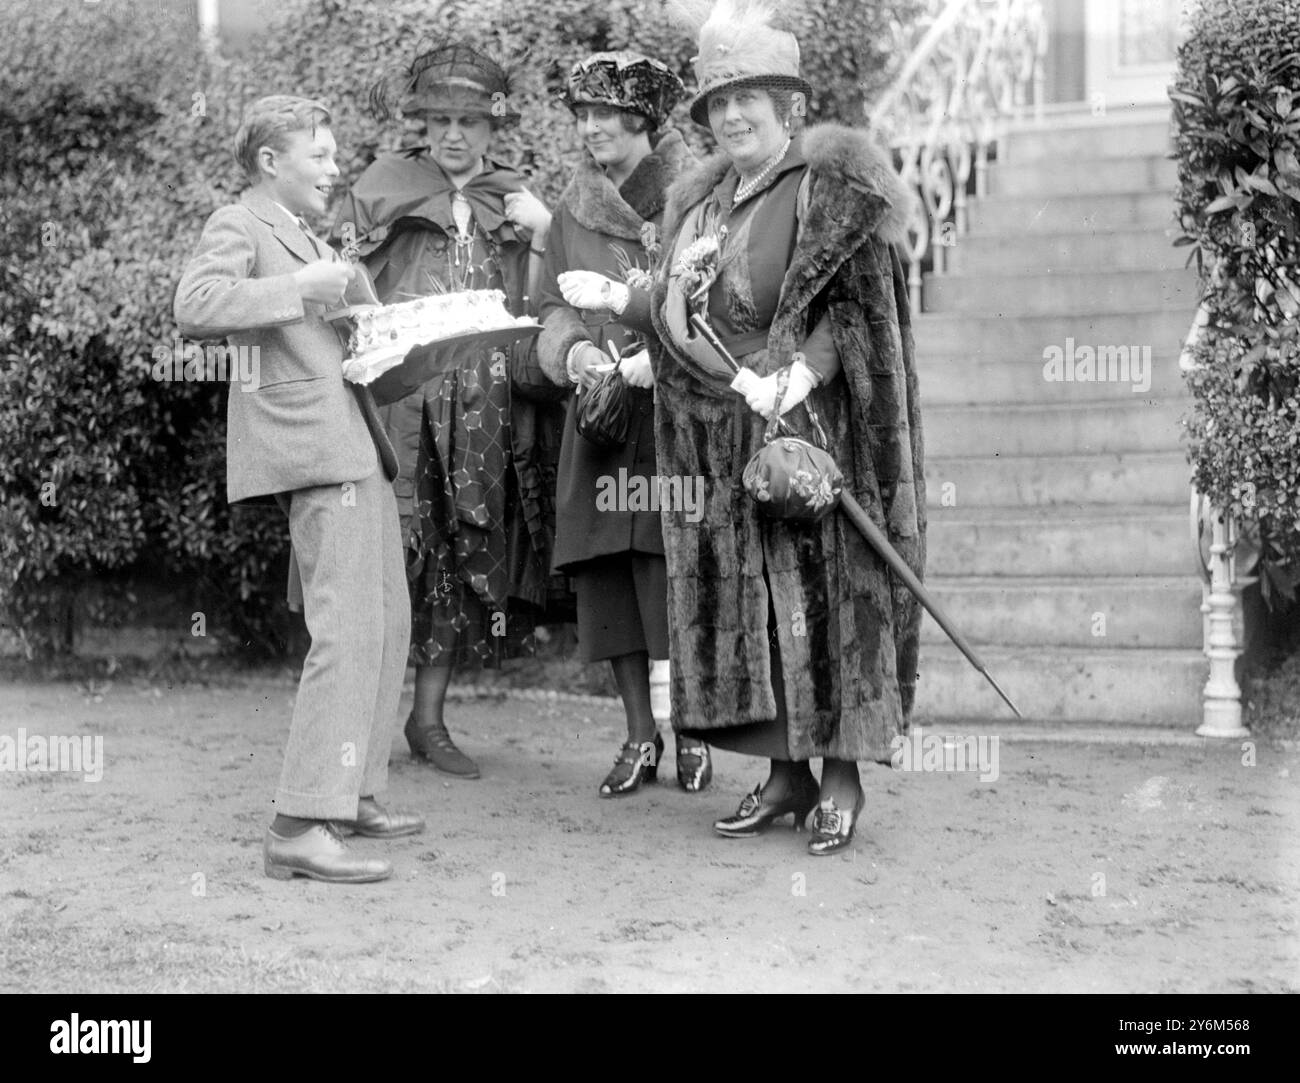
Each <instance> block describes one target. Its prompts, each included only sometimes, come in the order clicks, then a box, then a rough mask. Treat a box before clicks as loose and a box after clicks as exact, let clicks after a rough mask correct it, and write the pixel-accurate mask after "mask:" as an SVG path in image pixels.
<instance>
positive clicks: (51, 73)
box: [0, 0, 919, 653]
mask: <svg viewBox="0 0 1300 1083" xmlns="http://www.w3.org/2000/svg"><path fill="white" fill-rule="evenodd" d="M0 2H2V3H3V5H4V14H5V30H6V33H5V35H4V37H3V39H2V40H0V141H3V145H4V147H5V158H4V161H3V163H2V164H0V493H2V495H3V501H2V502H0V621H3V622H5V623H8V624H9V625H11V626H12V627H14V628H15V629H17V630H18V631H19V633H20V634H21V635H22V636H23V637H24V638H25V640H26V642H27V645H28V648H29V651H31V652H34V651H37V650H39V649H42V648H48V647H63V648H68V647H70V646H72V645H73V644H72V638H71V634H70V629H71V628H72V627H73V626H74V625H75V615H76V613H77V611H78V598H79V597H81V596H82V595H83V594H84V587H85V586H86V584H87V583H88V582H89V581H90V580H91V579H96V580H99V579H103V578H104V577H105V576H106V573H109V572H114V571H121V570H126V571H130V570H135V571H136V572H137V573H140V574H144V575H149V574H150V573H151V572H152V571H153V570H154V569H165V570H166V572H167V573H168V578H169V579H181V580H185V581H188V582H190V583H191V584H193V590H194V596H195V597H196V598H197V599H200V600H202V599H207V604H208V606H209V607H210V610H211V611H209V612H208V613H207V617H208V621H209V625H210V627H212V626H214V625H215V626H216V627H215V628H213V630H214V631H215V630H216V628H220V627H222V626H224V627H226V628H228V629H229V630H230V631H231V632H233V634H234V636H235V638H236V640H237V642H238V643H240V644H241V645H244V646H247V647H251V648H253V649H254V651H256V652H258V653H262V652H265V651H267V650H272V651H274V650H276V649H278V648H280V647H283V646H284V644H285V643H286V641H287V637H288V625H287V623H286V620H285V617H284V607H283V603H282V598H283V588H284V569H285V563H286V560H287V531H286V530H285V529H284V522H283V517H282V516H281V515H280V513H279V512H278V511H276V510H274V509H271V510H269V511H261V510H248V509H231V508H230V507H229V506H228V505H227V504H226V501H225V464H224V439H225V436H224V429H225V425H224V416H225V395H226V390H225V389H224V388H223V387H220V386H217V385H215V384H213V383H182V382H176V383H164V382H158V381H156V380H155V379H154V378H153V374H152V369H153V362H154V360H155V357H156V351H159V350H163V351H164V352H165V351H166V350H167V349H168V348H170V347H171V345H172V344H173V342H174V340H175V337H176V334H177V330H176V327H175V324H174V321H173V320H172V316H171V306H172V297H173V294H174V291H175V287H176V282H177V281H178V280H179V277H180V274H181V271H182V269H183V267H184V264H185V261H186V260H187V259H188V257H189V255H190V254H191V252H192V251H193V247H194V244H195V242H196V241H197V238H198V234H199V231H200V229H201V227H202V224H203V222H204V220H205V219H206V217H207V216H208V215H209V214H210V213H211V212H212V211H213V210H214V209H215V208H217V207H219V206H222V205H223V204H226V203H228V202H230V201H232V200H233V199H235V198H236V197H237V195H238V193H239V191H240V190H241V189H242V188H243V186H244V183H245V182H244V179H243V177H242V176H241V174H240V172H239V170H238V169H237V167H236V165H235V163H234V162H233V160H232V157H231V150H230V148H231V143H232V138H233V135H234V132H235V129H236V127H237V126H238V123H239V118H240V115H241V113H242V111H243V107H244V106H245V104H247V103H248V102H249V101H251V100H253V99H255V98H257V97H260V96H262V95H264V94H272V93H296V94H304V95H309V96H313V97H320V98H323V99H324V100H326V101H327V102H328V103H329V104H330V105H331V107H332V108H333V109H334V113H335V123H334V133H335V136H336V138H337V140H338V143H339V148H340V167H341V169H342V171H343V174H344V176H343V180H344V182H347V181H349V180H352V179H354V178H355V177H356V176H357V175H359V174H360V172H361V170H362V169H364V168H365V166H366V165H368V164H369V163H370V161H372V160H373V159H374V157H375V155H376V154H377V153H378V152H379V151H380V150H383V149H388V148H391V147H395V146H398V145H400V144H401V143H403V142H404V141H409V138H410V135H411V134H412V132H414V131H416V130H417V129H416V128H415V127H414V126H413V125H412V124H411V123H410V122H409V121H408V122H405V123H406V126H405V128H404V123H403V121H401V120H400V119H397V120H394V121H392V122H390V123H388V124H386V125H382V126H381V125H377V124H376V123H375V122H374V121H373V120H372V119H371V118H370V117H369V116H368V114H367V112H366V110H365V108H364V106H365V102H366V98H367V93H368V90H369V88H370V86H371V85H372V84H373V83H374V82H375V81H376V80H377V79H378V78H380V77H381V76H382V75H384V74H385V73H389V72H391V71H393V70H394V69H395V68H397V67H399V66H400V65H402V64H403V63H405V62H407V61H409V59H410V58H411V56H412V55H413V54H414V52H415V50H416V48H417V46H418V45H419V44H420V42H421V41H422V40H423V41H428V42H438V41H442V40H445V39H446V38H447V37H449V36H451V35H453V34H455V35H463V36H466V37H468V38H471V39H474V40H477V41H478V42H480V43H487V44H489V45H490V46H491V45H492V44H493V43H495V47H496V48H497V49H498V50H499V51H500V52H501V53H503V54H506V55H511V54H513V55H516V56H518V55H520V54H522V53H523V52H524V51H525V49H527V56H526V59H524V60H523V62H522V63H521V64H520V65H519V69H518V73H517V92H516V93H517V98H518V101H517V105H518V107H519V108H520V110H521V112H522V113H523V115H524V120H523V123H522V124H521V125H520V126H519V127H518V128H516V129H514V130H512V131H510V132H507V133H505V134H504V135H503V137H502V143H501V145H500V146H499V147H498V149H497V153H498V154H499V155H500V156H501V157H504V158H506V159H507V160H512V161H519V162H522V163H524V164H526V165H528V167H529V168H531V169H532V171H533V173H534V179H535V187H536V189H537V191H538V193H539V194H540V195H542V196H543V198H546V199H550V200H553V199H554V198H555V197H556V196H557V195H558V194H559V191H560V189H561V188H562V187H563V184H564V182H565V180H566V177H567V174H568V172H569V171H570V170H571V169H572V165H573V163H574V162H575V161H576V160H577V157H578V155H579V154H580V153H581V150H580V147H579V145H578V142H577V140H576V137H575V133H574V129H573V125H572V122H571V120H570V117H569V114H568V112H567V111H566V110H564V109H563V108H562V107H560V106H558V105H557V104H556V103H555V101H554V100H553V97H552V94H553V92H554V90H555V89H556V88H557V86H558V85H559V76H560V73H561V71H562V70H564V69H566V68H567V66H568V64H570V63H571V62H572V61H574V60H576V59H578V58H579V57H581V56H583V55H585V54H586V53H589V52H592V51H594V50H597V49H605V48H620V47H636V48H639V49H641V50H643V51H646V52H649V53H651V54H652V55H657V56H659V57H660V58H661V59H663V60H665V61H666V62H667V63H669V64H670V65H672V66H673V67H675V68H676V69H677V70H678V71H679V72H680V73H681V74H682V75H683V77H684V78H685V79H686V81H687V83H688V85H689V84H690V82H691V72H690V67H689V63H688V60H689V57H690V56H691V55H692V53H693V52H694V45H693V42H692V40H691V38H690V36H689V34H688V33H687V32H686V31H685V30H684V29H682V28H680V27H678V26H675V25H674V24H673V23H672V22H671V21H670V20H669V19H668V17H667V15H666V14H665V13H664V11H663V9H662V5H659V4H654V3H647V2H646V0H448V2H446V3H444V4H443V5H442V6H441V7H439V8H437V9H436V10H433V11H431V5H430V4H429V3H428V2H427V0H396V2H393V3H382V2H379V0H360V2H343V0H310V2H300V3H297V4H293V5H288V6H287V7H286V12H285V13H284V14H282V15H281V22H280V23H279V24H278V25H277V26H276V27H274V28H272V30H271V31H270V32H269V33H267V34H265V35H263V36H262V37H261V38H260V39H259V40H257V41H255V42H254V43H253V44H252V46H251V47H250V49H249V50H248V51H247V53H246V55H243V56H240V57H238V58H223V57H220V56H214V55H209V54H208V53H207V52H206V51H205V50H204V48H203V47H202V45H201V43H200V41H199V36H198V34H197V32H196V25H195V12H194V5H193V4H181V5H173V4H165V3H159V2H158V0H102V2H100V3H96V4H93V5H92V4H85V3H81V2H78V0H0ZM918 6H919V0H893V2H890V0H879V2H876V0H872V2H864V0H808V2H807V4H806V5H805V6H803V7H801V8H799V9H798V12H797V13H796V14H793V15H792V16H791V19H792V23H793V24H794V26H795V28H796V32H797V33H798V34H799V37H800V41H801V44H802V45H803V56H804V64H805V71H806V73H807V75H808V77H809V79H810V81H811V82H812V83H813V85H814V87H815V88H816V89H817V91H818V96H817V97H816V98H815V99H814V101H813V102H812V103H811V109H810V114H811V119H813V120H816V119H828V118H833V119H839V120H844V121H848V122H850V123H853V122H858V121H860V120H861V117H862V108H861V105H860V102H861V100H862V98H863V97H864V96H866V95H868V94H870V93H874V92H875V91H876V90H877V89H878V86H879V82H880V80H881V79H882V78H883V77H884V73H885V70H886V63H885V62H886V60H889V59H895V60H896V59H897V58H887V57H885V56H883V55H882V54H881V52H880V50H879V48H878V47H877V46H876V45H875V43H876V42H878V41H885V40H887V37H886V35H885V34H884V33H883V29H884V27H885V26H886V24H887V22H888V20H892V19H908V18H910V17H911V15H912V14H913V13H914V12H915V11H916V9H917V8H918ZM676 119H677V121H678V125H679V127H681V128H682V129H683V130H684V131H687V132H689V133H692V134H691V138H693V139H694V140H696V141H697V143H698V142H701V141H703V140H704V139H706V136H704V134H703V133H702V132H701V130H699V129H696V128H694V127H693V125H691V124H690V121H689V120H688V119H687V118H686V113H685V105H684V104H683V106H682V107H681V112H680V116H679V117H678V118H676ZM198 607H199V606H198V605H196V606H193V607H192V606H190V605H188V604H187V605H185V606H183V607H181V608H182V609H183V612H178V614H177V626H178V628H180V627H185V626H186V625H188V623H189V621H190V614H191V611H192V609H193V608H198ZM82 608H84V605H83V606H82Z"/></svg>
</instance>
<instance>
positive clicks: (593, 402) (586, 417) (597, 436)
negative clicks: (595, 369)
mask: <svg viewBox="0 0 1300 1083" xmlns="http://www.w3.org/2000/svg"><path fill="white" fill-rule="evenodd" d="M622 363H623V359H622V358H621V357H620V358H619V359H618V360H617V361H616V362H615V363H614V367H613V369H611V370H610V371H609V372H607V373H605V375H604V376H602V377H601V378H600V379H599V380H598V381H596V383H595V384H594V385H592V386H591V387H589V388H586V389H585V390H584V391H582V392H581V393H580V394H579V395H578V403H577V410H578V413H577V416H576V417H575V418H574V424H575V425H576V427H577V430H578V435H579V436H581V437H582V438H583V439H584V440H587V441H589V442H590V443H592V444H595V445H596V447H598V448H605V449H606V450H608V449H611V448H616V447H620V446H622V445H623V444H624V443H626V442H627V430H628V423H629V412H628V402H627V384H625V383H624V382H623V374H622V373H621V372H619V371H618V367H619V365H621V364H622Z"/></svg>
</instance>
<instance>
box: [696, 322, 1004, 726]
mask: <svg viewBox="0 0 1300 1083" xmlns="http://www.w3.org/2000/svg"><path fill="white" fill-rule="evenodd" d="M691 323H692V324H693V325H694V326H695V329H696V330H697V331H699V333H700V334H701V335H703V336H704V340H705V341H706V342H707V343H708V344H709V345H710V346H712V347H713V349H714V350H715V351H717V353H718V356H719V357H721V358H722V360H723V361H725V362H726V364H727V367H728V368H730V369H731V371H732V372H734V373H739V372H740V365H739V364H738V363H737V361H736V359H735V358H734V357H732V356H731V354H730V353H729V352H728V350H727V348H726V347H725V346H724V345H723V344H722V341H721V339H719V338H718V336H717V335H716V334H714V333H713V328H712V327H710V326H709V325H708V323H707V322H706V321H705V319H704V317H702V316H700V315H698V314H697V315H692V316H691ZM777 426H778V427H779V428H782V429H784V430H785V431H786V432H788V433H790V434H791V435H792V436H793V435H795V434H794V432H793V431H792V430H791V429H790V427H789V426H788V425H787V424H786V423H785V422H784V421H783V420H781V418H780V417H778V418H777ZM840 510H842V511H843V512H844V514H845V515H847V516H848V519H849V522H851V523H852V524H853V525H854V526H855V527H857V528H858V530H859V532H860V533H861V534H862V536H863V537H864V538H866V539H867V541H868V542H869V543H870V545H871V547H872V548H873V549H874V550H875V551H876V552H877V553H879V554H880V557H881V559H882V560H884V562H885V563H886V564H888V565H889V566H890V568H892V569H893V571H894V573H895V574H896V575H897V576H898V577H899V578H900V579H901V580H902V581H903V582H904V583H905V584H907V589H908V590H910V591H911V592H912V593H913V594H914V595H916V600H917V601H919V602H920V603H921V604H922V605H923V606H925V609H926V611H927V612H928V613H929V614H930V616H932V617H933V618H934V620H935V623H936V624H938V625H939V627H940V628H942V629H943V630H944V632H945V633H946V634H947V636H948V638H949V639H951V640H952V641H953V643H954V644H955V645H956V647H957V649H958V650H959V651H961V652H962V654H964V655H965V656H966V660H967V661H968V662H970V664H971V665H972V666H974V667H975V669H976V670H977V671H978V672H979V674H980V675H981V676H982V677H983V678H984V679H985V680H986V681H988V682H989V684H991V685H992V686H993V691H995V692H996V693H997V694H998V695H999V696H1001V697H1002V702H1003V703H1005V704H1006V705H1007V706H1008V707H1010V708H1011V709H1012V710H1013V711H1015V713H1016V717H1017V718H1023V717H1024V715H1022V714H1021V713H1020V709H1019V708H1018V707H1017V706H1016V705H1015V704H1014V703H1012V702H1011V700H1010V698H1009V697H1008V696H1007V694H1006V693H1005V692H1004V691H1002V689H1001V688H1000V687H999V686H998V682H997V681H995V680H994V679H993V677H992V675H991V674H990V673H989V671H988V669H987V668H986V667H985V665H984V663H983V662H981V661H980V660H979V658H978V656H977V655H976V654H975V651H974V648H972V647H971V645H970V644H969V643H967V642H966V637H965V636H963V635H962V634H961V633H960V632H959V631H957V629H956V628H954V627H953V625H952V622H951V621H950V620H949V619H948V616H947V614H946V613H944V611H943V610H942V609H940V608H939V603H938V602H936V601H935V600H934V598H933V597H931V595H930V592H929V591H928V590H926V589H925V585H924V584H923V583H922V582H921V581H920V580H919V579H918V578H917V577H916V573H915V572H913V571H912V569H911V568H909V567H908V566H907V562H906V561H905V560H903V558H902V557H901V556H899V555H898V550H896V549H895V548H894V547H893V546H892V545H890V544H889V539H888V538H886V537H885V532H884V531H883V530H881V529H880V527H878V526H876V524H875V523H874V522H872V521H871V518H870V516H868V515H867V513H866V512H865V511H864V510H863V508H862V505H861V504H859V503H858V502H857V500H856V499H854V497H853V494H852V493H850V492H849V491H848V490H847V489H845V490H843V491H841V493H840Z"/></svg>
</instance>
